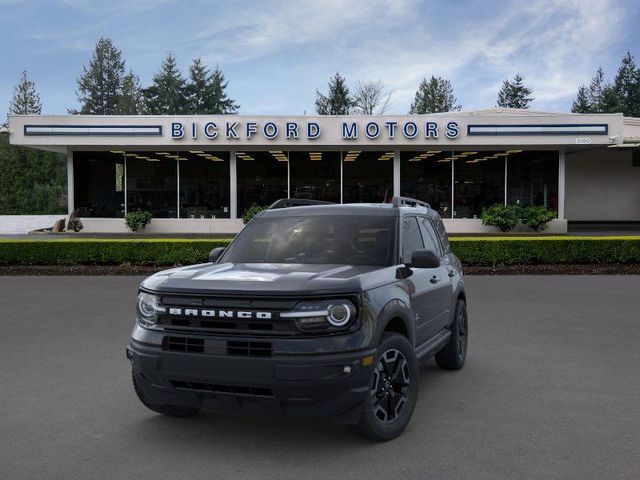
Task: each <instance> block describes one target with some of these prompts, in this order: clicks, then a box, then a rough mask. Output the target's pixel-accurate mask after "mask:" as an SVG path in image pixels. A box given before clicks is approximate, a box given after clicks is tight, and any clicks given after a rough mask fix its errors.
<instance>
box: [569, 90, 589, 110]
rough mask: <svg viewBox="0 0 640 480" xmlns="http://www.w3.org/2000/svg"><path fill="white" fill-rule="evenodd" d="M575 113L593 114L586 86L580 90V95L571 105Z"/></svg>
mask: <svg viewBox="0 0 640 480" xmlns="http://www.w3.org/2000/svg"><path fill="white" fill-rule="evenodd" d="M571 111H572V112H573V113H591V102H590V101H589V90H587V87H585V86H584V85H580V87H579V88H578V94H577V95H576V98H575V100H574V101H573V103H572V105H571Z"/></svg>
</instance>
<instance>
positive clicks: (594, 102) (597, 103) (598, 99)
mask: <svg viewBox="0 0 640 480" xmlns="http://www.w3.org/2000/svg"><path fill="white" fill-rule="evenodd" d="M605 88H607V84H606V82H605V80H604V70H603V69H602V67H601V66H600V67H598V70H596V74H595V75H594V76H593V78H592V79H591V83H590V84H589V104H590V105H591V112H592V113H601V112H603V110H602V93H603V92H604V90H605Z"/></svg>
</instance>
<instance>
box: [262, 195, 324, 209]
mask: <svg viewBox="0 0 640 480" xmlns="http://www.w3.org/2000/svg"><path fill="white" fill-rule="evenodd" d="M331 204H333V202H325V201H323V200H309V199H306V198H281V199H280V200H276V201H275V202H273V203H272V204H271V205H269V210H274V209H276V208H288V207H306V206H308V205H331Z"/></svg>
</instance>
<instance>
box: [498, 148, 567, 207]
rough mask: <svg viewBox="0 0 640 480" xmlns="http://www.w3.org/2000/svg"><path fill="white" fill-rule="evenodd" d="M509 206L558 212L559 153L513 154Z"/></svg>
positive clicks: (524, 152)
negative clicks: (537, 207) (531, 206)
mask: <svg viewBox="0 0 640 480" xmlns="http://www.w3.org/2000/svg"><path fill="white" fill-rule="evenodd" d="M508 153H509V156H508V159H507V203H508V204H510V205H511V204H515V205H520V206H523V207H526V206H530V205H533V206H544V207H547V208H548V209H550V210H553V211H555V212H557V211H558V162H559V160H558V156H559V154H558V152H557V151H532V150H530V151H522V150H510V151H508Z"/></svg>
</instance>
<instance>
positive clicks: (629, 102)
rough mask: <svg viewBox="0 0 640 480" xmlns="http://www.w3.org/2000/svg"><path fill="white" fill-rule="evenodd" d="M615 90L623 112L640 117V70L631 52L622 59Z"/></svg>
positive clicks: (614, 82)
mask: <svg viewBox="0 0 640 480" xmlns="http://www.w3.org/2000/svg"><path fill="white" fill-rule="evenodd" d="M613 88H614V90H615V93H616V96H617V98H618V100H619V103H620V106H621V107H622V108H621V111H622V112H623V113H624V114H625V115H627V116H630V117H638V116H640V69H638V67H637V66H636V62H635V59H634V58H633V55H631V52H627V54H626V55H625V56H624V57H623V58H622V63H621V65H620V67H619V68H618V74H617V75H616V78H615V80H614V81H613Z"/></svg>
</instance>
